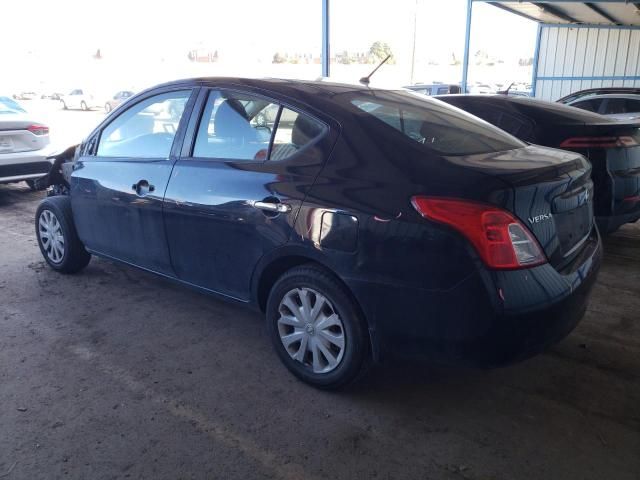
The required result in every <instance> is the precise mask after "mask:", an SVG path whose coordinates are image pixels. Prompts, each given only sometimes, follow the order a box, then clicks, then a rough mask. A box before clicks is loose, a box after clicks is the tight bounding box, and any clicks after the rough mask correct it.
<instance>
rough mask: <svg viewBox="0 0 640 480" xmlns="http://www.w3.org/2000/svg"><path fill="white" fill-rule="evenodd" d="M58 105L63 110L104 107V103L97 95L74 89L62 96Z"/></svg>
mask: <svg viewBox="0 0 640 480" xmlns="http://www.w3.org/2000/svg"><path fill="white" fill-rule="evenodd" d="M60 103H61V105H62V108H63V109H65V110H67V109H77V110H91V109H92V108H102V107H103V105H104V102H103V101H102V100H101V99H100V98H99V97H98V96H97V95H94V94H93V93H88V92H87V91H86V90H83V89H81V88H76V89H75V90H71V91H70V92H69V93H68V94H65V95H62V96H61V97H60Z"/></svg>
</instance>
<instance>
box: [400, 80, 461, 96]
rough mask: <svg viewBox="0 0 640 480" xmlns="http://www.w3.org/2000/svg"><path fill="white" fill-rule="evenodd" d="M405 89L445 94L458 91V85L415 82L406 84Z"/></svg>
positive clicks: (427, 93)
mask: <svg viewBox="0 0 640 480" xmlns="http://www.w3.org/2000/svg"><path fill="white" fill-rule="evenodd" d="M404 88H406V89H407V90H411V91H412V92H416V93H421V94H423V95H429V96H431V95H445V94H449V93H451V94H454V93H460V85H450V84H443V83H433V84H425V83H417V84H415V85H407V86H406V87H404Z"/></svg>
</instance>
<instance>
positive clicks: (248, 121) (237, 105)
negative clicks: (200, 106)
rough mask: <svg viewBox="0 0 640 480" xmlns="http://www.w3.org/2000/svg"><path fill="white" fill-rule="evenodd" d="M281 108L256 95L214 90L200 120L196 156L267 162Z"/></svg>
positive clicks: (195, 148)
mask: <svg viewBox="0 0 640 480" xmlns="http://www.w3.org/2000/svg"><path fill="white" fill-rule="evenodd" d="M279 108H280V107H279V106H278V105H277V104H275V103H272V102H270V101H268V100H265V99H262V98H260V97H257V96H254V95H250V94H244V93H235V92H225V91H220V90H212V91H211V92H210V93H209V97H208V98H207V103H206V104H205V107H204V112H203V114H202V118H201V120H200V125H199V127H198V133H197V135H196V142H195V145H194V148H193V156H194V157H198V158H227V159H233V160H266V158H267V152H268V149H269V141H270V139H271V134H272V132H273V129H274V127H275V122H276V118H277V115H278V110H279Z"/></svg>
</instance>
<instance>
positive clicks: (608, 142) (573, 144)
mask: <svg viewBox="0 0 640 480" xmlns="http://www.w3.org/2000/svg"><path fill="white" fill-rule="evenodd" d="M637 145H638V141H637V140H636V139H635V138H634V137H631V136H626V135H625V136H621V137H571V138H567V139H566V140H565V141H563V142H562V143H561V144H560V148H619V147H635V146H637Z"/></svg>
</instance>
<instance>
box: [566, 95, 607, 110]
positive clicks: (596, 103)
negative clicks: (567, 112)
mask: <svg viewBox="0 0 640 480" xmlns="http://www.w3.org/2000/svg"><path fill="white" fill-rule="evenodd" d="M601 104H602V100H597V99H595V98H592V99H591V100H581V101H579V102H576V103H572V104H571V106H572V107H577V108H581V109H582V110H587V111H589V112H595V113H598V111H599V110H600V105H601Z"/></svg>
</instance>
